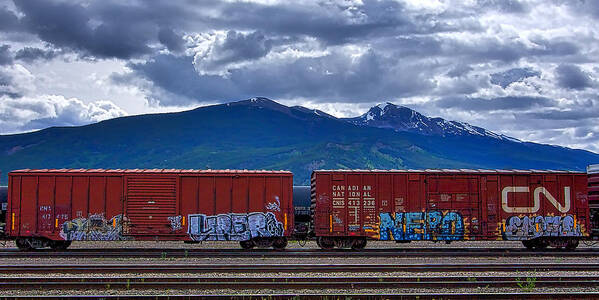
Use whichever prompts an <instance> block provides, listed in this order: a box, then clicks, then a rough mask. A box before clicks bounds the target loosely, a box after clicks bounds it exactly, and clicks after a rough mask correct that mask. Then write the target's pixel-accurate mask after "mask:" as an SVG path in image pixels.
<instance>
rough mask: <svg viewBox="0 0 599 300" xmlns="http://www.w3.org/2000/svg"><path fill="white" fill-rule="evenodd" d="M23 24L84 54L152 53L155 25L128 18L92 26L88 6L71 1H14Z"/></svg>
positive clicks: (104, 55)
mask: <svg viewBox="0 0 599 300" xmlns="http://www.w3.org/2000/svg"><path fill="white" fill-rule="evenodd" d="M15 4H16V5H17V7H18V8H19V10H20V11H22V12H23V13H24V14H25V16H24V17H23V20H22V22H23V24H24V25H25V26H27V28H28V30H30V31H31V32H32V33H35V34H37V35H38V36H39V37H40V38H41V39H42V40H43V41H45V42H48V43H51V44H52V45H54V46H56V47H65V48H68V49H72V50H75V51H82V52H83V55H92V56H97V57H118V58H130V57H134V56H137V55H141V54H146V53H150V52H151V51H150V47H149V46H148V45H147V43H148V41H150V40H151V37H152V34H154V33H155V32H154V30H153V27H146V26H143V24H140V23H138V24H136V23H130V21H129V20H127V19H124V20H120V21H117V20H114V19H113V22H102V21H101V23H100V24H99V25H97V26H93V22H92V21H93V19H92V18H91V17H92V14H91V12H90V8H89V7H84V6H82V5H78V4H72V3H70V2H52V1H15Z"/></svg>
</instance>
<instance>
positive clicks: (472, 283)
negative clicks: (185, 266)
mask: <svg viewBox="0 0 599 300" xmlns="http://www.w3.org/2000/svg"><path fill="white" fill-rule="evenodd" d="M597 284H599V280H598V279H597V278H596V277H594V276H572V277H568V278H567V279H565V278H555V277H534V278H531V277H529V278H525V277H515V276H480V277H465V276H432V277H431V276H426V277H409V276H408V277H326V278H323V277H260V278H247V277H244V278H240V277H219V278H205V277H204V278H202V277H120V278H119V277H116V278H115V277H109V278H99V277H83V278H82V277H50V278H49V277H27V278H15V277H0V288H2V289H19V290H23V289H62V290H64V289H81V288H82V287H84V288H86V289H96V290H104V289H167V288H168V289H177V290H179V289H230V290H260V289H320V290H321V289H399V288H401V289H407V288H451V289H455V288H467V289H474V288H515V289H524V290H527V289H534V288H538V287H544V288H556V287H569V288H574V287H594V286H597Z"/></svg>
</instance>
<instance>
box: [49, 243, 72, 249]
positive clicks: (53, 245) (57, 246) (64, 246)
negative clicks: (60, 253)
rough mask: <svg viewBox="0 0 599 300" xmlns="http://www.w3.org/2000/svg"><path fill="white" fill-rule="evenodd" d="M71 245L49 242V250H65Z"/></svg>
mask: <svg viewBox="0 0 599 300" xmlns="http://www.w3.org/2000/svg"><path fill="white" fill-rule="evenodd" d="M70 245H71V241H51V242H50V248H52V250H67V248H69V246H70Z"/></svg>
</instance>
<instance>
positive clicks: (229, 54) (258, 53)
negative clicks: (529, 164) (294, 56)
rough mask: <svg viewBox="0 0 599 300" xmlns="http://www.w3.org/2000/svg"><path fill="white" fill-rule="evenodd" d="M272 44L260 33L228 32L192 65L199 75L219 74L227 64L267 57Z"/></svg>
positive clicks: (197, 57) (198, 56) (227, 67)
mask: <svg viewBox="0 0 599 300" xmlns="http://www.w3.org/2000/svg"><path fill="white" fill-rule="evenodd" d="M272 45H273V42H272V41H271V40H270V39H268V38H266V37H265V36H264V35H263V34H262V33H260V32H252V33H248V34H244V33H240V32H236V31H233V30H231V31H229V32H227V35H226V36H225V37H224V38H223V39H218V40H217V41H215V42H214V43H213V44H212V46H211V47H210V50H209V51H207V52H206V53H204V54H203V55H197V56H196V58H195V60H194V63H195V67H196V70H197V71H199V72H200V74H219V73H222V68H225V69H229V66H228V64H231V63H237V62H243V61H248V60H255V59H259V58H261V57H264V56H265V55H267V54H268V53H269V52H270V50H271V49H272Z"/></svg>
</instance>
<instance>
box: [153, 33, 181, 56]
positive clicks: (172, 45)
mask: <svg viewBox="0 0 599 300" xmlns="http://www.w3.org/2000/svg"><path fill="white" fill-rule="evenodd" d="M158 40H159V41H160V42H161V43H162V44H163V45H165V46H166V47H167V48H168V50H170V51H172V52H181V51H183V49H184V42H183V37H182V36H181V35H179V34H177V33H175V32H174V31H173V29H171V28H161V29H160V31H159V32H158Z"/></svg>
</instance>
